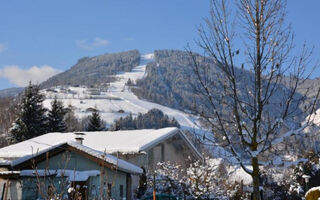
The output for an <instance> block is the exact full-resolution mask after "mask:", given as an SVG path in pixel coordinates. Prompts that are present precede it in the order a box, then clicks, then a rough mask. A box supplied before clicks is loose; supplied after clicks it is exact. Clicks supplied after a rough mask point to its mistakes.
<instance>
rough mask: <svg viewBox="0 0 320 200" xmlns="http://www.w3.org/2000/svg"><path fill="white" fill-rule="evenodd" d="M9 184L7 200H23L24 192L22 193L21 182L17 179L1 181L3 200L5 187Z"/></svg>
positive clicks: (0, 188)
mask: <svg viewBox="0 0 320 200" xmlns="http://www.w3.org/2000/svg"><path fill="white" fill-rule="evenodd" d="M5 184H9V187H8V189H7V200H16V199H22V191H21V181H19V180H17V179H12V180H9V181H7V180H5V179H0V196H1V199H3V198H4V196H2V194H4V193H5V191H4V189H5V188H4V185H5Z"/></svg>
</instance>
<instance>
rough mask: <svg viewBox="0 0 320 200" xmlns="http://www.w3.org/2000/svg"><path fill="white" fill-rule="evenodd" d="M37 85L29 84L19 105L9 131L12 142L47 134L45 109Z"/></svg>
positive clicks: (42, 97)
mask: <svg viewBox="0 0 320 200" xmlns="http://www.w3.org/2000/svg"><path fill="white" fill-rule="evenodd" d="M43 101H44V96H43V95H42V94H40V87H39V85H33V84H32V83H31V82H30V83H29V86H28V87H27V88H26V89H25V91H24V95H23V97H22V99H21V102H20V104H19V110H18V112H17V118H16V120H15V122H14V123H13V126H12V127H11V129H10V135H11V138H10V139H11V140H12V142H20V141H23V140H27V139H30V138H33V137H37V136H39V135H42V134H45V133H47V126H46V125H47V117H46V109H45V108H43V105H42V102H43Z"/></svg>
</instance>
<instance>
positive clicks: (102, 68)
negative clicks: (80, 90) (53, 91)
mask: <svg viewBox="0 0 320 200" xmlns="http://www.w3.org/2000/svg"><path fill="white" fill-rule="evenodd" d="M139 62H140V53H139V51H138V50H131V51H127V52H121V53H112V54H103V55H100V56H95V57H91V58H90V57H84V58H81V59H79V60H78V63H77V64H75V65H74V66H73V67H71V68H70V69H69V70H67V71H65V72H62V73H60V74H57V75H56V76H53V77H51V78H50V79H49V80H47V81H45V82H44V83H42V84H41V87H42V88H49V87H52V86H58V85H69V86H74V85H85V86H97V85H101V84H104V83H108V82H112V81H115V80H114V77H112V76H111V75H116V74H117V73H118V72H123V71H125V72H127V71H131V70H132V68H134V67H135V66H137V65H139Z"/></svg>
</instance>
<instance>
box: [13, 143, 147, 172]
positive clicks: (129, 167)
mask: <svg viewBox="0 0 320 200" xmlns="http://www.w3.org/2000/svg"><path fill="white" fill-rule="evenodd" d="M64 145H67V146H70V147H73V148H75V149H77V150H79V151H81V152H83V153H86V154H88V155H90V156H93V157H95V158H98V159H100V160H103V161H105V162H107V163H109V164H112V165H113V166H116V167H117V169H118V170H120V171H123V172H127V173H131V174H141V173H142V172H143V171H142V169H141V168H140V167H137V166H136V165H134V164H131V163H129V162H127V161H124V160H122V159H119V158H117V157H115V156H112V155H109V154H105V153H104V152H100V151H97V150H94V149H92V148H90V147H86V146H84V145H81V144H79V143H76V142H72V141H68V142H67V143H60V144H58V145H54V146H50V147H47V148H46V149H43V150H41V151H39V152H35V153H34V154H31V155H26V156H23V157H21V158H18V159H16V160H13V161H12V162H11V163H10V165H11V166H12V167H13V168H14V167H15V166H18V165H20V164H21V163H24V162H26V161H29V160H30V159H32V158H34V157H36V156H39V155H42V154H44V153H46V152H49V151H51V150H53V149H57V148H62V146H64Z"/></svg>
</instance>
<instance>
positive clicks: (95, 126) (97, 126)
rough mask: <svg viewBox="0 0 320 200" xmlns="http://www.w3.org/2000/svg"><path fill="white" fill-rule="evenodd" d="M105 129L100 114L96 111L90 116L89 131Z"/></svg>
mask: <svg viewBox="0 0 320 200" xmlns="http://www.w3.org/2000/svg"><path fill="white" fill-rule="evenodd" d="M103 129H104V123H103V121H102V120H101V117H100V114H99V112H98V111H97V110H96V109H95V110H94V111H93V112H92V115H91V116H89V123H88V126H87V131H102V130H103Z"/></svg>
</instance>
